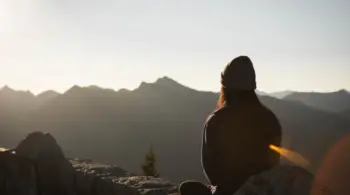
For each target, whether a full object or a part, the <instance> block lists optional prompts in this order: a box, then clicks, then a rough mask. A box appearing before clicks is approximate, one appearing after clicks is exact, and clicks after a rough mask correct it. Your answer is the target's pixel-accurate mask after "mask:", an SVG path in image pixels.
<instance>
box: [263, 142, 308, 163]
mask: <svg viewBox="0 0 350 195" xmlns="http://www.w3.org/2000/svg"><path fill="white" fill-rule="evenodd" d="M269 147H270V149H271V150H273V151H275V152H278V153H279V154H281V156H282V157H284V158H286V159H287V160H289V161H291V162H292V163H294V164H296V165H299V166H301V167H308V166H310V162H309V161H308V160H307V159H306V158H304V157H303V156H302V155H301V154H299V153H297V152H294V151H291V150H288V149H286V148H282V147H278V146H275V145H272V144H271V145H270V146H269Z"/></svg>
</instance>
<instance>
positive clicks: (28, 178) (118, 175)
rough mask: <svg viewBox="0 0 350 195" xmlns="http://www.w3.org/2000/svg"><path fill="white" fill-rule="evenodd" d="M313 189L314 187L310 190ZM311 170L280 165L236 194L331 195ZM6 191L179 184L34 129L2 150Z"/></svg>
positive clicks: (31, 194)
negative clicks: (75, 153)
mask: <svg viewBox="0 0 350 195" xmlns="http://www.w3.org/2000/svg"><path fill="white" fill-rule="evenodd" d="M311 189H312V191H311ZM329 192H331V190H329V189H327V188H325V187H324V186H323V185H319V184H317V185H316V184H315V183H314V177H313V175H312V174H311V173H309V172H308V171H306V170H304V169H302V168H298V167H293V166H287V165H285V166H280V167H277V168H275V169H272V170H270V171H267V172H264V173H262V174H259V175H256V176H253V177H251V178H250V179H249V180H248V181H247V182H246V183H245V184H244V185H243V186H242V187H241V189H239V190H238V191H237V192H236V193H235V194H234V195H252V194H254V195H310V193H311V195H319V194H326V195H331V194H332V193H329ZM0 194H1V195H63V194H64V195H169V194H173V195H176V194H177V186H176V184H174V183H172V182H170V181H167V180H165V179H161V178H154V177H145V176H136V175H134V174H131V173H129V172H127V171H125V170H123V169H121V168H119V167H117V166H113V165H106V164H100V163H94V162H92V161H91V160H88V159H66V158H65V156H64V155H63V152H62V150H61V148H60V147H59V145H58V144H57V142H56V140H55V139H54V138H53V137H52V136H51V135H50V134H43V133H40V132H36V133H32V134H30V135H28V136H27V138H26V139H25V140H23V141H22V142H21V143H20V144H19V145H18V146H17V148H16V149H15V150H3V152H0Z"/></svg>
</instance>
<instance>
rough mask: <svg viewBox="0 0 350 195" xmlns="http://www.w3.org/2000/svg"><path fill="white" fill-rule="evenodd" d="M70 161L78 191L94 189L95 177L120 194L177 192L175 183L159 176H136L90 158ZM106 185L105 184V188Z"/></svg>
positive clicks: (151, 194)
mask: <svg viewBox="0 0 350 195" xmlns="http://www.w3.org/2000/svg"><path fill="white" fill-rule="evenodd" d="M70 162H71V164H72V165H73V167H74V168H75V170H76V171H77V178H78V179H77V181H79V184H77V186H78V187H79V191H81V192H84V194H86V195H90V194H91V193H89V192H91V191H96V190H91V187H90V186H91V185H90V184H91V183H92V182H94V181H95V180H96V179H98V180H99V181H100V182H102V183H104V184H106V185H108V186H114V188H117V189H118V190H117V191H116V192H115V194H117V193H118V192H119V194H120V193H121V192H122V193H121V194H147V195H163V194H164V195H166V194H171V193H176V192H177V187H176V185H175V184H173V183H171V182H169V181H167V180H164V179H161V178H154V177H145V176H136V175H134V174H132V173H128V172H126V171H125V170H123V169H121V168H119V167H117V166H114V165H106V164H100V163H94V162H92V161H91V160H82V159H70ZM108 186H105V187H106V189H108V188H109V187H108ZM101 190H102V189H101ZM104 190H105V189H104ZM99 192H100V191H99Z"/></svg>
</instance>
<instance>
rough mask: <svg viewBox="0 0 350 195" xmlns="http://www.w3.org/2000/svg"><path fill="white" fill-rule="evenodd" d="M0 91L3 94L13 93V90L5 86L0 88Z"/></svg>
mask: <svg viewBox="0 0 350 195" xmlns="http://www.w3.org/2000/svg"><path fill="white" fill-rule="evenodd" d="M1 91H3V92H7V91H9V92H14V91H15V90H13V89H11V88H10V87H9V86H7V85H5V86H3V87H2V88H1Z"/></svg>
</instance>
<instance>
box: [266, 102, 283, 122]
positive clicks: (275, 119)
mask: <svg viewBox="0 0 350 195" xmlns="http://www.w3.org/2000/svg"><path fill="white" fill-rule="evenodd" d="M262 107H263V109H264V112H265V114H264V115H265V120H266V122H269V123H272V124H275V125H277V126H280V122H279V120H278V117H277V116H276V114H275V113H274V112H273V111H272V110H271V109H270V108H268V107H267V106H265V105H263V104H262Z"/></svg>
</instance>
